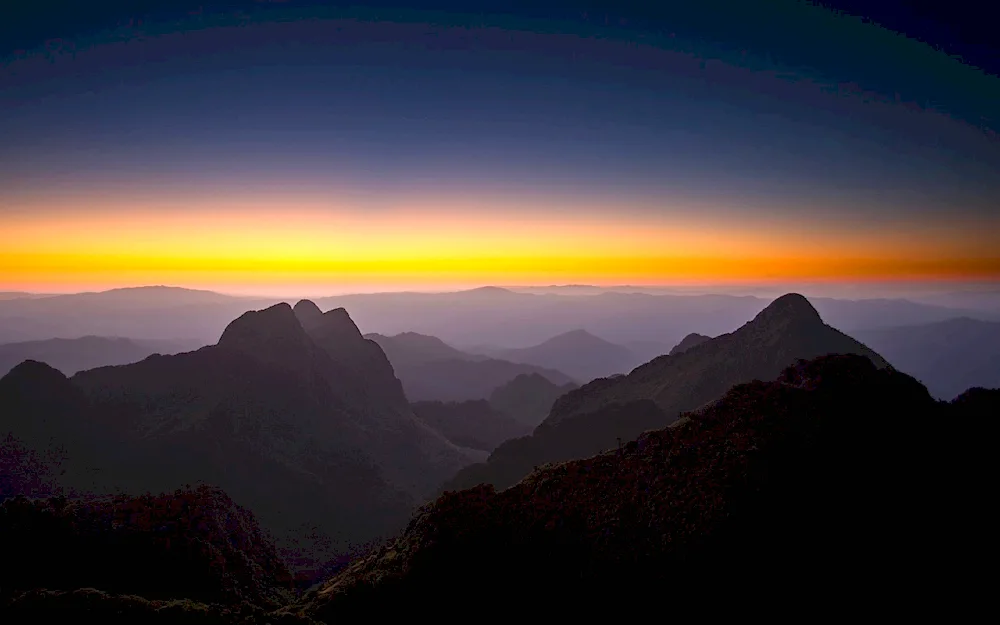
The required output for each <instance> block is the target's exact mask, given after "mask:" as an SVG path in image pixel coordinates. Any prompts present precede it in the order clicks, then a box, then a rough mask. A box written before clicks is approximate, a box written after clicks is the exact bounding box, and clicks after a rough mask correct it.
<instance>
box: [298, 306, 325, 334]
mask: <svg viewBox="0 0 1000 625" xmlns="http://www.w3.org/2000/svg"><path fill="white" fill-rule="evenodd" d="M292 310H293V311H294V312H295V316H296V317H297V318H298V320H299V323H301V324H302V327H303V328H305V329H306V330H309V329H311V328H314V327H316V326H317V325H319V324H321V323H322V322H323V311H322V310H320V309H319V306H317V305H316V304H315V303H314V302H313V301H312V300H308V299H303V300H299V302H298V303H297V304H295V307H294V308H293V309H292Z"/></svg>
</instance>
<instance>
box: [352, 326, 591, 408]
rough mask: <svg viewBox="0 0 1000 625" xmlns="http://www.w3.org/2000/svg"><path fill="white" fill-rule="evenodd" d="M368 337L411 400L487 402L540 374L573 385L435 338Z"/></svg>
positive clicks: (562, 376)
mask: <svg viewBox="0 0 1000 625" xmlns="http://www.w3.org/2000/svg"><path fill="white" fill-rule="evenodd" d="M367 337H368V338H370V339H371V340H373V341H375V342H376V343H378V344H379V346H381V347H382V349H383V351H384V352H385V354H386V356H387V357H388V358H389V361H390V362H391V363H392V367H393V369H394V370H395V372H396V375H397V376H398V377H399V379H400V380H401V381H402V383H403V389H404V391H405V393H406V396H407V398H409V400H410V401H468V400H476V399H488V398H489V396H490V394H491V393H492V392H493V391H494V390H495V389H497V388H498V387H500V386H503V385H504V384H506V383H508V382H510V381H511V380H513V379H514V378H516V377H517V376H519V375H522V374H531V373H537V374H539V375H541V376H543V377H544V378H546V379H548V380H550V381H551V382H553V383H554V384H559V385H562V384H568V383H572V382H573V381H572V379H571V378H570V377H569V376H567V375H566V374H564V373H562V372H560V371H556V370H553V369H546V368H544V367H538V366H535V365H530V364H524V363H514V362H510V361H508V360H501V359H497V358H491V357H488V356H484V355H480V354H470V353H467V352H463V351H461V350H458V349H455V348H454V347H451V346H450V345H447V344H446V343H445V342H444V341H442V340H440V339H438V338H436V337H433V336H425V335H422V334H416V333H413V332H404V333H402V334H398V335H396V336H383V335H381V334H368V335H367Z"/></svg>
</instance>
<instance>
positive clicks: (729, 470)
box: [284, 355, 1000, 623]
mask: <svg viewBox="0 0 1000 625" xmlns="http://www.w3.org/2000/svg"><path fill="white" fill-rule="evenodd" d="M998 404H1000V392H997V391H980V392H972V393H970V394H968V395H967V396H966V397H965V399H964V400H963V401H961V402H959V401H956V402H954V403H952V404H944V403H939V402H937V401H935V400H934V399H933V398H932V397H931V396H930V395H929V394H928V392H927V390H926V389H925V388H924V387H923V386H921V385H920V384H919V383H918V382H916V381H915V380H913V379H912V378H910V377H909V376H906V375H904V374H901V373H898V372H896V371H894V370H892V369H891V368H882V369H879V368H877V367H876V366H875V365H874V364H873V363H872V361H871V360H870V359H869V358H867V357H863V356H858V355H839V356H826V357H821V358H817V359H815V360H812V361H808V362H806V361H801V362H799V363H798V364H797V365H795V366H792V367H789V368H788V369H786V370H785V371H784V372H783V373H782V374H781V375H780V377H779V379H778V380H776V381H772V382H761V381H754V382H750V383H747V384H742V385H739V386H736V387H735V388H733V389H731V390H730V391H729V392H728V393H726V394H725V395H724V396H723V397H722V398H721V399H720V400H719V401H717V402H714V403H713V404H712V405H710V406H707V407H705V408H703V409H701V410H699V411H697V412H694V413H687V414H685V416H684V417H683V418H681V419H680V420H679V421H677V422H675V423H674V424H673V425H671V426H670V427H667V428H664V429H661V430H657V431H652V432H648V433H645V434H643V435H642V436H640V437H639V438H638V439H637V440H635V441H632V442H629V443H627V444H626V445H625V446H624V447H623V448H622V449H620V450H616V451H613V452H608V453H604V454H600V455H597V456H594V457H592V458H588V459H585V460H577V461H573V462H567V463H563V464H556V465H549V466H546V467H543V468H541V469H539V470H538V471H536V472H535V473H533V474H532V475H531V476H530V477H528V478H526V479H524V480H523V481H522V482H520V483H519V484H517V485H515V486H513V487H512V488H509V489H507V490H504V491H500V492H498V491H496V490H494V489H493V488H492V487H490V486H485V485H483V486H479V487H476V488H473V489H469V490H464V491H461V492H448V493H446V494H444V495H443V496H441V497H440V498H438V499H437V500H436V501H435V502H433V503H432V504H428V505H427V506H425V507H424V508H423V509H422V510H421V511H420V513H419V514H418V515H417V516H416V517H415V518H414V519H413V520H412V521H411V522H410V524H409V527H408V528H407V529H406V531H405V532H403V533H402V535H400V536H399V537H398V538H397V539H396V540H395V541H392V542H389V543H387V544H386V545H384V546H383V547H382V548H380V549H379V550H378V551H376V552H374V553H372V554H371V555H370V556H368V557H367V558H364V559H362V560H359V561H357V562H355V563H353V564H352V565H350V566H349V567H348V568H346V569H345V570H343V571H342V572H340V573H339V574H338V575H336V576H334V577H333V578H332V579H331V580H329V581H328V582H327V583H325V584H324V585H323V586H322V588H320V589H318V590H316V591H314V592H310V593H309V594H307V595H306V596H305V597H304V599H303V600H302V601H300V602H298V603H297V604H295V605H293V606H290V607H289V608H286V609H285V610H284V612H287V613H298V614H308V615H310V616H312V617H314V618H317V619H321V620H323V621H325V622H328V623H334V622H341V621H342V620H345V621H346V620H349V619H352V618H358V617H361V616H364V617H365V618H367V619H370V618H373V617H378V616H386V615H389V614H401V613H403V612H410V613H412V612H413V611H418V612H422V611H424V610H430V611H434V610H440V609H442V607H441V601H442V593H447V597H448V599H447V609H448V610H450V611H454V610H469V609H482V607H483V606H495V608H494V607H491V608H490V609H504V610H511V611H513V612H515V613H518V614H527V613H538V610H550V609H552V610H559V611H560V612H565V611H567V610H575V609H580V607H581V606H583V605H590V604H592V603H593V602H605V601H608V602H613V603H614V605H616V606H618V607H619V608H620V609H623V610H626V611H630V612H631V611H633V609H634V610H635V611H646V610H648V609H650V608H651V606H652V604H654V603H655V604H656V605H657V608H656V609H658V610H661V611H662V610H666V611H669V612H670V613H672V614H681V613H691V612H694V613H700V614H704V613H706V611H708V612H711V611H713V610H718V609H725V610H731V611H734V612H738V613H741V614H744V615H745V614H746V613H747V611H748V610H753V609H755V608H761V609H768V610H774V609H777V608H779V607H784V608H791V607H793V606H801V607H803V608H804V609H806V610H807V611H814V610H827V609H833V608H834V607H839V608H843V607H845V606H848V605H852V606H856V607H860V606H865V607H866V608H874V607H877V606H881V607H882V608H886V607H891V608H892V610H893V611H894V613H896V614H902V613H903V612H905V611H907V610H912V609H914V608H915V607H917V606H922V608H921V609H923V608H926V607H927V606H928V605H929V602H930V601H932V600H933V598H934V596H940V592H943V590H942V589H943V588H944V586H945V585H946V582H947V580H948V579H951V578H952V577H953V576H954V575H955V574H956V573H957V571H956V569H958V568H961V567H959V566H958V562H957V560H958V558H964V552H963V549H967V548H969V547H970V546H972V545H974V544H975V541H976V540H978V539H977V538H976V537H975V536H976V534H975V532H976V531H977V529H981V528H982V527H983V525H984V521H982V520H980V519H981V517H979V516H977V513H982V512H983V511H984V510H985V506H986V505H988V502H987V501H986V500H985V499H984V498H983V494H984V493H983V492H982V491H980V490H979V488H980V486H977V484H978V485H982V484H983V483H984V482H983V478H984V477H985V476H984V475H981V474H977V473H976V472H975V471H976V470H977V469H979V468H981V467H983V466H985V464H986V463H985V462H984V461H970V460H968V459H967V455H966V454H967V452H968V451H971V450H973V449H974V448H975V443H974V442H973V443H970V442H968V440H967V437H968V436H969V435H974V433H976V432H980V433H981V432H985V431H986V430H987V428H993V426H992V425H991V424H990V423H989V422H990V421H991V420H992V418H995V416H996V415H997V414H998V412H997V411H998V408H1000V405H998ZM989 415H992V417H990V416H989ZM990 431H992V430H990ZM959 526H961V527H963V528H964V532H957V531H956V530H957V528H958V527H959ZM498 598H502V605H495V604H496V602H497V600H498ZM918 598H919V599H918ZM581 601H583V602H584V603H580V602H581Z"/></svg>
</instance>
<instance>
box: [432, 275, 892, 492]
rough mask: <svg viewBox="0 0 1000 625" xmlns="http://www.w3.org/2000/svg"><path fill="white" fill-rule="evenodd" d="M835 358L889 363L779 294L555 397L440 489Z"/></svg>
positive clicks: (629, 431) (505, 478)
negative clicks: (686, 341) (530, 425)
mask: <svg viewBox="0 0 1000 625" xmlns="http://www.w3.org/2000/svg"><path fill="white" fill-rule="evenodd" d="M841 353H845V354H861V355H863V356H866V357H868V358H870V359H871V360H872V362H874V363H875V364H876V365H877V366H879V367H885V366H886V365H887V363H886V361H885V360H884V359H883V358H882V357H881V356H879V355H878V354H876V353H875V352H873V351H872V350H870V349H868V348H867V347H865V346H864V345H862V344H861V343H858V342H857V341H855V340H854V339H852V338H851V337H849V336H847V335H846V334H843V333H842V332H840V331H838V330H836V329H834V328H832V327H830V326H828V325H826V324H825V323H823V320H822V319H821V318H820V316H819V314H818V313H817V312H816V309H815V308H813V307H812V305H811V304H810V303H809V302H808V300H806V298H804V297H803V296H801V295H798V294H788V295H784V296H782V297H780V298H778V299H776V300H774V301H773V302H772V303H771V304H770V305H769V306H767V308H765V309H764V310H763V311H761V312H760V313H759V314H758V315H757V316H756V317H754V319H753V320H751V321H749V322H748V323H746V324H744V325H743V326H742V327H740V328H739V329H737V330H735V331H733V332H731V333H729V334H723V335H721V336H718V337H715V338H714V339H711V340H708V341H704V342H702V343H701V344H699V345H696V346H694V347H692V348H690V349H688V350H686V351H684V352H681V353H679V354H674V355H666V356H661V357H659V358H655V359H654V360H652V361H650V362H648V363H646V364H645V365H642V366H640V367H637V368H636V369H634V370H633V371H632V372H631V373H630V374H629V375H627V376H618V377H614V378H601V379H597V380H594V381H592V382H590V383H588V384H585V385H584V386H582V387H580V388H579V389H576V390H574V391H572V392H569V393H567V394H565V395H563V396H561V397H560V398H559V399H558V400H556V402H555V404H554V405H553V406H552V410H551V411H550V413H549V415H548V417H546V419H545V420H544V421H543V422H542V423H541V424H540V425H539V426H538V427H537V428H536V429H535V431H534V432H533V433H532V434H531V436H528V437H523V438H519V439H514V440H511V441H508V442H506V443H504V444H503V445H500V446H499V447H498V448H497V449H496V450H494V451H493V453H492V454H491V455H490V457H489V459H488V460H487V462H486V463H479V464H474V465H470V466H468V467H466V468H464V469H462V470H461V471H460V472H459V473H458V474H457V475H456V476H455V478H454V479H452V480H451V481H449V482H448V483H447V484H446V486H445V488H448V489H461V488H469V487H472V486H475V485H477V484H481V483H487V484H492V485H494V486H496V487H497V488H504V487H507V486H510V485H511V484H514V483H516V482H517V481H518V480H520V479H521V478H523V477H524V476H525V475H527V474H528V473H530V472H531V470H532V469H533V468H534V467H535V466H538V465H541V464H544V463H547V462H560V461H565V460H572V459H575V458H583V457H587V456H590V455H592V454H595V453H598V452H601V451H604V450H607V449H611V448H613V447H615V446H616V445H617V444H618V443H619V441H628V440H631V439H633V438H635V437H636V436H638V435H639V434H640V433H642V432H643V431H645V430H649V429H655V428H660V427H664V426H665V425H668V424H670V423H672V422H673V421H675V420H676V419H677V418H678V415H679V414H680V412H682V411H685V410H693V409H695V408H698V407H700V406H703V405H705V404H706V403H708V402H711V401H713V400H715V399H718V398H719V397H721V396H722V394H723V393H725V392H726V391H727V390H728V389H729V388H730V387H732V386H733V385H735V384H740V383H744V382H749V381H751V380H755V379H759V380H773V379H775V378H776V377H777V376H778V375H779V374H780V373H781V371H782V370H783V369H784V368H785V367H787V366H789V365H790V364H792V363H794V362H796V360H798V359H800V358H815V357H817V356H823V355H827V354H841Z"/></svg>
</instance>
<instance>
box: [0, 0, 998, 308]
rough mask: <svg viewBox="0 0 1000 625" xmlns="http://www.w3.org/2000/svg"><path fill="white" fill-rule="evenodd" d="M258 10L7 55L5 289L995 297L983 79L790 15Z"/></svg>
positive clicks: (992, 138)
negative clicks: (780, 284)
mask: <svg viewBox="0 0 1000 625" xmlns="http://www.w3.org/2000/svg"><path fill="white" fill-rule="evenodd" d="M180 4H183V3H180ZM180 4H175V5H172V6H180ZM251 4H253V5H254V6H255V7H256V8H255V9H254V10H252V11H250V10H247V11H244V12H243V13H242V14H235V13H232V12H213V11H211V10H204V11H202V12H201V13H200V14H184V13H183V12H182V13H180V14H178V13H173V14H168V13H164V12H160V13H158V14H156V15H155V16H153V17H152V18H150V17H147V18H146V19H145V20H143V21H142V22H141V23H138V22H134V23H133V24H132V25H128V23H127V22H123V20H122V19H120V18H122V17H123V16H125V14H120V15H117V18H116V21H117V23H118V24H124V25H120V26H119V27H118V28H114V29H110V30H109V29H104V30H103V31H102V30H101V29H100V28H98V26H101V25H102V24H104V23H103V22H101V21H100V20H98V19H94V20H91V22H92V23H89V24H88V28H89V29H90V30H89V31H87V30H86V29H83V30H81V29H79V28H78V29H76V31H74V30H73V29H71V28H68V24H66V23H56V22H52V23H51V30H52V31H53V32H52V33H51V34H48V35H47V36H50V37H56V36H60V37H63V39H61V40H58V41H52V40H50V41H48V42H47V43H45V44H44V45H42V46H41V47H38V46H37V45H35V44H32V43H31V41H30V39H25V41H24V45H23V49H20V50H13V49H12V50H4V52H5V53H6V54H7V56H6V57H5V60H4V62H3V65H2V66H0V290H28V291H44V292H57V291H77V290H85V289H100V288H112V287H117V286H134V285H140V284H173V285H180V286H192V287H200V288H215V289H222V290H227V291H236V292H267V293H279V292H287V291H289V290H302V289H306V290H309V291H310V292H315V293H320V292H323V291H324V290H327V291H330V292H336V291H342V290H345V289H346V290H370V289H372V288H433V287H436V286H452V285H478V284H522V285H526V284H552V283H588V284H623V283H629V284H674V283H684V282H691V281H701V282H712V281H719V282H734V281H736V282H738V281H750V282H754V281H756V282H765V281H769V280H800V279H801V280H805V279H808V280H834V281H848V282H849V281H863V280H885V279H908V280H928V279H939V278H944V279H950V280H973V279H974V280H982V279H1000V251H998V246H997V243H996V242H997V241H1000V214H998V210H997V209H998V200H997V198H1000V173H998V172H1000V141H998V138H997V130H998V129H1000V120H998V119H996V115H997V112H998V111H1000V78H997V76H996V75H995V74H994V73H993V68H991V67H988V66H987V64H986V61H985V60H983V59H986V60H988V56H986V55H984V54H981V55H980V56H979V57H975V58H976V59H977V60H983V61H982V62H981V63H980V64H981V65H982V66H983V69H980V68H977V67H975V66H974V65H973V64H972V62H971V61H969V62H968V63H963V62H962V61H960V60H957V59H955V58H952V57H950V56H949V55H948V53H947V51H939V50H935V49H934V48H932V47H931V46H930V45H927V44H924V43H921V42H920V41H917V40H916V39H915V38H907V37H905V36H903V35H900V34H898V33H894V32H891V31H890V30H888V29H886V28H883V27H880V26H878V25H875V24H871V23H865V22H864V21H862V20H859V19H855V18H851V17H849V16H843V15H836V14H834V13H833V12H830V11H828V10H826V9H824V8H819V7H814V6H808V5H801V4H796V3H792V2H780V1H775V2H769V3H763V4H765V5H766V6H768V7H770V8H771V11H769V12H762V11H759V10H756V12H755V9H754V8H753V7H754V6H755V4H756V3H740V4H738V5H737V4H733V5H730V4H729V3H727V6H726V7H722V5H721V4H720V3H713V2H708V3H706V4H705V5H704V8H703V9H702V12H698V11H694V10H687V11H685V12H679V11H676V12H674V13H672V14H659V15H655V16H653V15H640V14H638V13H635V14H626V13H621V12H620V13H609V12H606V11H605V12H601V11H593V12H590V11H584V10H578V11H576V12H575V13H572V14H569V13H565V14H558V13H556V12H554V11H550V12H549V13H547V14H546V13H543V12H540V11H538V10H535V11H534V12H531V11H524V12H521V13H517V14H514V13H508V14H506V15H500V14H494V13H490V12H488V11H486V12H483V13H477V14H475V15H468V14H464V13H461V12H459V11H458V10H438V11H429V10H418V9H416V8H415V7H404V8H401V9H398V10H392V11H389V10H384V9H383V10H371V9H368V10H362V9H351V10H332V9H319V8H316V7H315V6H308V7H305V6H302V5H303V3H295V2H286V3H278V4H275V3H251ZM304 4H310V5H312V4H315V3H304ZM459 6H460V5H459ZM535 6H536V7H537V6H542V5H541V4H537V3H536V5H535ZM734 7H735V8H734ZM748 7H750V8H748ZM437 8H439V9H448V8H449V7H447V6H445V3H439V4H438V5H437ZM108 15H109V16H110V15H112V14H111V13H109V14H108ZM654 18H655V19H654ZM26 23H27V22H26ZM114 23H115V22H114V21H113V22H110V25H112V26H113V25H114ZM29 30H30V29H26V30H25V32H29ZM64 31H65V32H64ZM77 31H79V32H77Z"/></svg>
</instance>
